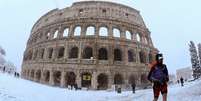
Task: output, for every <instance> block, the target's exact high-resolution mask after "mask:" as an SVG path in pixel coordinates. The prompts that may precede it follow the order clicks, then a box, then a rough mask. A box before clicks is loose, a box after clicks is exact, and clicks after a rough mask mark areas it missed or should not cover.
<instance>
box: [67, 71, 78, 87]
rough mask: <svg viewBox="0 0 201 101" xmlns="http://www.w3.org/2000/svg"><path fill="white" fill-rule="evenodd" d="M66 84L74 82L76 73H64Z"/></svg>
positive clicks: (73, 83)
mask: <svg viewBox="0 0 201 101" xmlns="http://www.w3.org/2000/svg"><path fill="white" fill-rule="evenodd" d="M65 82H66V86H68V85H71V86H72V85H75V84H76V75H75V73H74V72H67V73H66V75H65Z"/></svg>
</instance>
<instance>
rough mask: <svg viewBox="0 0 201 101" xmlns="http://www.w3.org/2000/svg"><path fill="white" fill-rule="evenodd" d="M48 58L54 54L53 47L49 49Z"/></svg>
mask: <svg viewBox="0 0 201 101" xmlns="http://www.w3.org/2000/svg"><path fill="white" fill-rule="evenodd" d="M48 53H49V54H48V58H49V59H51V58H52V54H53V48H50V49H49V50H48Z"/></svg>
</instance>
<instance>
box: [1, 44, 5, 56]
mask: <svg viewBox="0 0 201 101" xmlns="http://www.w3.org/2000/svg"><path fill="white" fill-rule="evenodd" d="M0 54H1V55H6V51H5V50H4V49H3V48H2V47H1V46H0Z"/></svg>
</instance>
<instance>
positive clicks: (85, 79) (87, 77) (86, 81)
mask: <svg viewBox="0 0 201 101" xmlns="http://www.w3.org/2000/svg"><path fill="white" fill-rule="evenodd" d="M81 77H82V87H87V88H89V87H90V86H91V79H92V75H91V74H90V73H83V74H82V76H81Z"/></svg>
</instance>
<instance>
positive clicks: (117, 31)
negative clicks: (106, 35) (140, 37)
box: [113, 28, 121, 38]
mask: <svg viewBox="0 0 201 101" xmlns="http://www.w3.org/2000/svg"><path fill="white" fill-rule="evenodd" d="M120 34H121V33H120V30H119V29H117V28H114V29H113V36H114V37H118V38H120Z"/></svg>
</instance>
